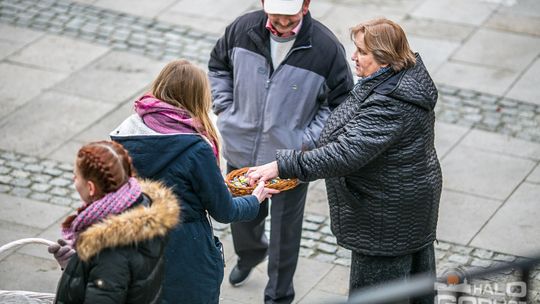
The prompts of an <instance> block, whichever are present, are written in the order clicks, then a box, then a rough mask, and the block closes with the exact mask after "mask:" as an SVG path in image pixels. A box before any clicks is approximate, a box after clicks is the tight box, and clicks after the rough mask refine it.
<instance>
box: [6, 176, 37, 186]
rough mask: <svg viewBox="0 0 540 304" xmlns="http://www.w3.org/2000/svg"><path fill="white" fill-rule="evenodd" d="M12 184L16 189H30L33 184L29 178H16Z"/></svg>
mask: <svg viewBox="0 0 540 304" xmlns="http://www.w3.org/2000/svg"><path fill="white" fill-rule="evenodd" d="M11 184H12V185H13V186H15V187H28V186H30V184H32V181H31V180H30V179H28V178H15V179H13V180H12V181H11Z"/></svg>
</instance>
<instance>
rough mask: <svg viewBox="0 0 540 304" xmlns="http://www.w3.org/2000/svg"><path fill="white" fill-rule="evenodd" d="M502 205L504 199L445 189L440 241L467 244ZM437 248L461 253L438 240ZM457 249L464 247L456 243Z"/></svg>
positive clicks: (441, 204)
mask: <svg viewBox="0 0 540 304" xmlns="http://www.w3.org/2000/svg"><path fill="white" fill-rule="evenodd" d="M443 172H444V167H443ZM501 204H502V201H501V200H494V199H487V198H480V197H478V196H474V195H469V194H465V193H459V192H456V191H452V190H449V189H444V190H443V192H442V195H441V201H440V206H439V222H438V224H437V235H438V238H439V240H445V241H450V242H454V243H458V244H461V245H466V244H468V243H469V242H470V241H471V240H472V238H473V237H474V236H475V235H476V234H477V233H478V232H479V230H480V229H481V228H482V227H483V225H484V224H485V222H486V221H488V220H489V219H490V218H491V217H492V216H493V213H494V212H495V211H496V210H497V208H499V206H500V205H501ZM435 248H437V249H440V250H445V251H447V250H452V251H456V252H459V249H457V250H454V248H453V247H452V246H451V245H450V244H448V243H443V242H439V244H438V245H437V244H436V243H435ZM456 248H463V247H462V246H457V245H456ZM466 254H468V253H466Z"/></svg>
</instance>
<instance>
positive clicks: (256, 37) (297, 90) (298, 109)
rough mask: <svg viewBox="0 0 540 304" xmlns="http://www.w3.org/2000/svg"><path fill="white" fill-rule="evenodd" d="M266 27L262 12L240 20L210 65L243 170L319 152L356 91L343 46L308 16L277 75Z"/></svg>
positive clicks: (232, 149)
mask: <svg viewBox="0 0 540 304" xmlns="http://www.w3.org/2000/svg"><path fill="white" fill-rule="evenodd" d="M266 20H267V17H266V14H265V13H264V11H262V10H261V11H256V12H253V13H249V14H247V15H244V16H242V17H240V18H238V19H237V20H236V21H234V22H233V23H232V24H231V25H229V26H228V27H227V29H226V31H225V34H224V36H223V37H222V38H221V39H220V40H219V41H218V42H217V44H216V47H215V48H214V50H213V51H212V54H211V57H210V61H209V64H208V67H209V74H208V75H209V77H210V81H211V83H212V95H213V110H214V112H215V113H216V114H218V122H217V125H218V128H219V130H220V132H221V135H222V137H223V155H224V157H225V159H226V160H227V163H228V164H229V165H232V166H233V167H237V168H239V167H245V166H253V165H256V164H263V163H267V162H270V161H272V160H273V159H274V156H275V151H276V149H298V150H300V149H303V150H308V149H312V148H314V147H315V142H316V141H317V139H318V138H319V135H320V132H321V130H322V128H323V126H324V123H325V121H326V119H327V118H328V116H329V115H330V112H331V110H332V109H334V108H335V107H336V106H337V105H339V104H340V103H341V102H342V101H344V100H345V98H346V97H347V93H348V92H349V91H350V90H351V89H352V87H353V79H352V74H351V72H350V68H349V66H348V64H347V60H346V57H345V56H346V55H345V51H344V49H343V46H342V45H341V44H340V43H339V42H338V41H337V39H336V38H335V36H334V35H333V34H332V33H331V32H330V30H329V29H327V28H326V27H325V26H324V25H322V24H321V23H319V22H318V21H316V20H313V19H311V16H310V14H309V13H308V14H307V15H305V16H304V18H303V20H302V27H301V30H300V32H299V33H298V35H297V37H296V41H295V42H294V45H293V46H292V48H291V51H290V52H289V54H288V55H287V56H286V58H285V59H284V60H283V62H282V63H281V65H279V67H278V68H276V70H274V69H273V66H272V59H271V55H270V36H269V35H270V34H269V31H268V30H267V29H266V28H265V25H266Z"/></svg>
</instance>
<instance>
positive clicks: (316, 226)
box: [302, 222, 320, 231]
mask: <svg viewBox="0 0 540 304" xmlns="http://www.w3.org/2000/svg"><path fill="white" fill-rule="evenodd" d="M319 226H320V225H319V224H316V223H311V222H304V223H303V224H302V229H305V230H309V231H317V230H319Z"/></svg>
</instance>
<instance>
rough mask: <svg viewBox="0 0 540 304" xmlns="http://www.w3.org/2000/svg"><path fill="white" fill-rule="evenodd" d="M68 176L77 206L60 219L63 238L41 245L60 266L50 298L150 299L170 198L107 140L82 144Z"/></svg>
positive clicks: (174, 204)
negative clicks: (71, 176)
mask: <svg viewBox="0 0 540 304" xmlns="http://www.w3.org/2000/svg"><path fill="white" fill-rule="evenodd" d="M74 175H75V176H74V184H75V188H76V190H77V192H78V193H79V195H80V197H81V200H82V205H81V207H80V208H79V209H77V213H76V214H74V215H70V216H68V217H67V218H66V220H65V221H64V223H63V224H62V237H63V240H59V242H58V244H56V245H52V246H50V247H49V252H50V253H52V254H54V256H55V258H56V259H57V260H58V262H59V264H60V266H61V267H62V268H63V269H64V273H63V274H62V277H61V278H60V282H59V284H58V290H57V295H56V303H83V302H84V303H157V302H158V301H159V300H160V298H161V284H162V278H163V273H164V248H165V243H166V236H167V233H168V231H169V230H171V229H172V228H173V227H174V226H175V225H176V224H177V223H178V217H179V204H178V201H177V199H176V197H175V196H174V194H173V193H172V192H171V190H169V189H168V188H166V187H165V186H163V185H161V184H160V183H158V182H150V181H142V180H138V179H136V178H135V177H134V176H135V170H134V169H133V165H132V163H131V158H130V157H129V155H128V153H127V151H126V150H125V149H124V148H123V147H122V146H121V145H120V144H118V143H115V142H111V141H99V142H93V143H89V144H87V145H85V146H83V147H82V148H81V149H80V150H79V152H78V153H77V158H76V161H75V166H74Z"/></svg>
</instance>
